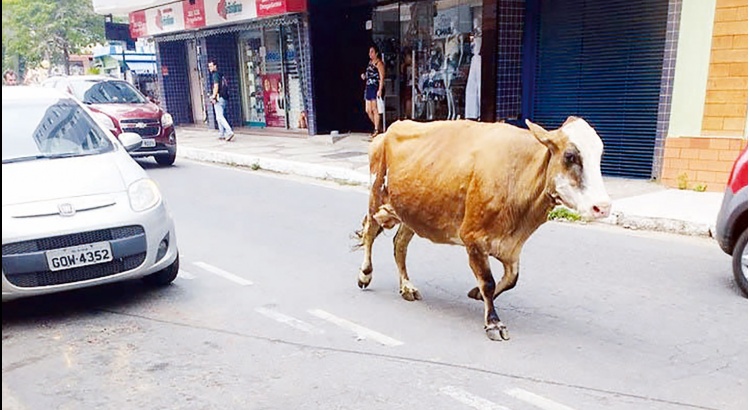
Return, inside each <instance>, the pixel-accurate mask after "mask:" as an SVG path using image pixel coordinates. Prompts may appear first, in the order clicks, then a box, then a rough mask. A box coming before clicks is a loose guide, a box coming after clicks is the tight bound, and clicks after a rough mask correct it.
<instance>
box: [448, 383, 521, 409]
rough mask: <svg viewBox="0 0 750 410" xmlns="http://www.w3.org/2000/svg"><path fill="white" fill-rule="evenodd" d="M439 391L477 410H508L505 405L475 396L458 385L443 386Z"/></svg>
mask: <svg viewBox="0 0 750 410" xmlns="http://www.w3.org/2000/svg"><path fill="white" fill-rule="evenodd" d="M440 393H443V394H445V395H446V396H449V397H450V398H452V399H454V400H456V401H457V402H460V403H463V404H465V405H467V406H469V407H472V408H475V409H477V410H510V409H509V408H507V407H505V406H501V405H499V404H497V403H493V402H491V401H489V400H487V399H485V398H482V397H479V396H475V395H473V394H471V393H469V392H467V391H466V390H464V389H462V388H460V387H455V386H445V387H443V388H441V389H440Z"/></svg>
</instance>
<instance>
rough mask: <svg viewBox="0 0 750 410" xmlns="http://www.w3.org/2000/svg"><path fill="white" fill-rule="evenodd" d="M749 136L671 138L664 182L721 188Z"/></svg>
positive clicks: (690, 186) (662, 179) (668, 142)
mask: <svg viewBox="0 0 750 410" xmlns="http://www.w3.org/2000/svg"><path fill="white" fill-rule="evenodd" d="M746 146H747V140H743V139H739V138H706V137H681V138H667V139H666V144H665V147H664V172H663V173H662V178H661V182H662V184H665V185H667V186H670V187H674V188H682V189H693V190H702V189H704V188H705V190H707V191H715V192H721V191H723V190H724V188H725V187H726V183H727V179H728V178H729V171H730V170H731V169H732V164H733V163H734V160H735V159H737V155H738V154H739V153H740V151H741V150H742V148H744V147H746Z"/></svg>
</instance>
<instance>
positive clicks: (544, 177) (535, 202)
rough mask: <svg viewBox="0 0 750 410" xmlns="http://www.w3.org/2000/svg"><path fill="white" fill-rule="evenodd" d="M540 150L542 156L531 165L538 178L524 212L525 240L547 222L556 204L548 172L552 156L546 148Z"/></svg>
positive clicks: (551, 180)
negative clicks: (536, 171) (537, 172)
mask: <svg viewBox="0 0 750 410" xmlns="http://www.w3.org/2000/svg"><path fill="white" fill-rule="evenodd" d="M542 149H544V155H541V156H540V157H538V158H539V160H538V163H537V164H533V165H535V166H537V167H538V168H537V169H539V178H538V179H537V181H538V183H537V184H536V186H535V187H534V193H533V196H532V198H533V199H532V200H531V201H529V205H528V209H527V210H526V218H524V221H525V224H524V225H525V226H524V227H523V228H524V231H526V232H528V235H526V237H527V238H528V236H531V234H532V233H534V231H536V230H537V228H539V227H540V226H541V225H542V224H543V223H545V222H546V221H547V215H548V214H549V212H550V211H551V210H552V209H553V208H554V207H555V205H556V204H557V191H556V190H555V183H554V178H553V176H552V175H551V172H550V168H551V167H550V160H551V159H552V154H551V153H550V152H549V150H548V149H547V148H546V147H544V148H542ZM524 239H526V238H524Z"/></svg>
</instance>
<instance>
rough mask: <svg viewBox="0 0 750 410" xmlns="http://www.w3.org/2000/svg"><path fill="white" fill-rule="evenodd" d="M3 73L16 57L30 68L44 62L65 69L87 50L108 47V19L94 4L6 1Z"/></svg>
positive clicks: (80, 0) (67, 0) (69, 0)
mask: <svg viewBox="0 0 750 410" xmlns="http://www.w3.org/2000/svg"><path fill="white" fill-rule="evenodd" d="M2 7H3V23H2V24H3V69H5V68H7V67H9V66H11V65H12V61H11V59H12V58H13V57H14V56H19V57H20V58H22V59H23V60H24V61H25V62H26V64H27V65H28V66H29V67H38V66H39V64H40V63H41V62H42V61H43V60H48V61H49V62H50V63H51V64H52V65H56V64H60V65H64V66H65V69H66V72H67V70H68V61H67V57H68V56H69V55H70V54H78V53H80V52H81V49H82V48H83V47H86V46H88V45H91V44H95V43H104V42H105V38H104V16H100V15H97V14H95V13H94V9H93V6H92V2H91V0H2Z"/></svg>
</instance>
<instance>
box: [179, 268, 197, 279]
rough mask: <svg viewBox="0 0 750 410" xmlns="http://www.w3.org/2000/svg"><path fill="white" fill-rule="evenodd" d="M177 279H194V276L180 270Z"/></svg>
mask: <svg viewBox="0 0 750 410" xmlns="http://www.w3.org/2000/svg"><path fill="white" fill-rule="evenodd" d="M177 277H178V278H182V279H187V280H193V279H195V275H193V274H192V273H190V272H188V271H186V270H183V269H180V273H179V274H178V275H177Z"/></svg>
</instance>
